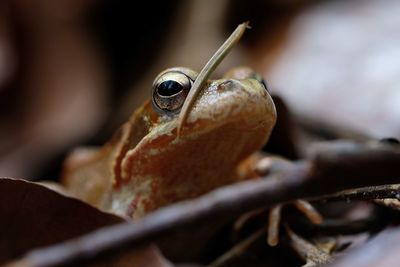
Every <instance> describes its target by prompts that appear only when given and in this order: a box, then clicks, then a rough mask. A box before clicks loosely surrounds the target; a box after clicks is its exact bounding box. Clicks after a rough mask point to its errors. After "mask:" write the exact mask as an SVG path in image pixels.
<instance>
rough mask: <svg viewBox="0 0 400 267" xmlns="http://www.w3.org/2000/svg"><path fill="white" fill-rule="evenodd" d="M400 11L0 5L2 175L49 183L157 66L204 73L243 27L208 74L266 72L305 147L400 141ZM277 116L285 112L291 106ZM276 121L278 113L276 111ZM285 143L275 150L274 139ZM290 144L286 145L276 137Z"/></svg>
mask: <svg viewBox="0 0 400 267" xmlns="http://www.w3.org/2000/svg"><path fill="white" fill-rule="evenodd" d="M399 14H400V2H399V1H396V0H386V1H378V0H375V1H374V0H336V1H329V0H325V1H323V0H319V1H316V0H315V1H313V0H274V1H272V0H270V1H258V0H254V1H239V0H231V1H228V0H220V1H213V0H191V1H143V2H142V3H141V4H140V7H139V6H138V4H136V3H135V2H134V1H111V0H102V1H90V0H59V1H52V0H38V1H23V0H3V1H1V2H0V176H10V177H16V178H26V179H57V177H58V175H59V172H60V168H61V166H62V160H63V159H64V157H65V156H66V155H67V153H68V151H70V150H71V149H72V148H73V147H76V146H79V145H101V144H102V143H104V142H105V141H106V140H107V139H108V138H110V136H111V135H112V133H113V132H114V131H115V130H116V129H117V128H118V126H119V125H121V124H122V123H123V122H124V121H126V120H127V118H128V117H129V115H130V114H131V113H132V112H133V110H134V109H135V108H136V107H137V106H138V105H140V104H141V103H142V102H143V101H144V100H145V99H146V98H148V97H149V92H150V89H151V84H152V81H153V78H154V77H155V76H156V75H157V74H158V73H159V72H160V71H162V70H163V69H165V68H168V67H172V66H186V67H190V68H193V69H195V70H200V69H201V68H202V66H203V65H204V64H205V62H207V60H208V59H209V58H210V56H211V55H212V54H213V52H214V51H215V50H216V49H217V48H218V47H219V46H220V45H221V44H222V42H223V41H224V40H225V38H226V37H227V36H229V34H230V33H231V31H233V30H234V28H235V27H236V26H237V24H239V23H241V22H243V21H247V20H249V21H250V24H251V26H252V29H251V30H248V31H247V32H246V33H245V36H244V38H243V40H242V41H241V42H240V44H239V45H238V46H237V47H235V48H234V50H233V52H232V53H231V54H230V55H229V56H228V57H227V59H226V60H225V61H224V62H223V64H222V65H221V66H220V67H219V68H218V70H217V71H216V73H215V74H214V77H218V76H221V75H222V74H223V73H224V72H225V71H226V70H228V69H229V68H231V67H234V66H238V65H249V66H251V67H252V68H254V69H256V70H257V71H258V72H260V73H261V74H262V75H263V76H264V78H265V80H266V81H267V84H268V85H269V88H270V91H271V92H272V93H273V94H274V95H276V96H278V97H280V98H281V99H282V101H283V102H284V103H286V106H287V107H286V109H288V110H290V112H291V114H292V116H294V118H295V119H296V122H297V126H298V127H299V129H300V130H293V129H291V128H290V129H286V128H281V129H283V132H286V133H288V132H290V134H292V132H295V131H296V133H299V134H298V135H299V136H300V137H298V138H300V139H301V140H303V141H302V142H300V144H302V145H300V146H303V147H306V146H307V142H306V141H304V140H307V137H306V135H305V134H301V132H308V133H314V135H318V136H319V137H320V138H324V139H332V138H343V137H351V138H356V139H363V138H384V137H399V136H400V123H399V121H400V79H399V78H400V16H399ZM286 109H284V110H286ZM278 116H280V114H279V113H278ZM273 141H274V142H280V143H282V140H281V141H279V140H277V139H274V140H273ZM283 142H284V141H283Z"/></svg>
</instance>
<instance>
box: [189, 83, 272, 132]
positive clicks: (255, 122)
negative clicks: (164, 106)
mask: <svg viewBox="0 0 400 267" xmlns="http://www.w3.org/2000/svg"><path fill="white" fill-rule="evenodd" d="M275 120H276V111H275V105H274V103H273V101H272V98H271V96H270V95H269V93H268V92H267V90H266V88H265V86H264V85H263V84H262V82H260V81H258V80H256V79H254V78H246V79H234V78H227V79H221V80H216V81H213V82H212V83H211V84H209V86H208V87H207V88H205V90H204V91H203V92H202V95H201V96H200V98H199V100H198V101H197V103H196V104H195V106H194V108H193V110H192V112H191V114H190V116H189V118H188V122H189V123H190V122H194V123H195V122H196V121H202V125H207V126H209V127H211V128H214V127H218V125H223V124H227V123H231V124H232V123H233V124H235V125H236V126H237V127H239V128H243V129H246V128H247V129H250V128H254V127H258V126H259V125H260V124H269V125H272V126H273V125H274V124H275ZM204 121H207V123H204Z"/></svg>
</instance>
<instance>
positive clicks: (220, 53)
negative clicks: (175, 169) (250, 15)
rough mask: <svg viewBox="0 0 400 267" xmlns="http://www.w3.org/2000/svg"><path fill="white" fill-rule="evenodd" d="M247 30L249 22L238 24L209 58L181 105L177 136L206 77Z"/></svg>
mask: <svg viewBox="0 0 400 267" xmlns="http://www.w3.org/2000/svg"><path fill="white" fill-rule="evenodd" d="M247 28H249V22H244V23H242V24H239V26H238V27H237V28H236V29H235V30H234V31H233V33H232V34H231V36H229V38H228V39H227V40H226V41H225V42H224V43H223V44H222V45H221V47H220V48H219V49H218V50H217V52H215V54H214V55H213V56H212V57H211V58H210V60H209V61H208V62H207V63H206V65H205V66H204V67H203V69H202V70H201V71H200V73H199V75H198V76H197V78H196V80H195V81H194V84H193V86H192V88H191V89H190V91H189V94H188V96H187V97H186V100H185V103H184V104H183V106H182V109H181V112H180V114H179V119H178V131H177V134H178V136H179V135H180V132H181V128H182V126H183V124H184V123H185V120H186V118H187V116H189V112H190V109H191V108H192V106H193V104H194V103H195V101H196V99H197V96H198V95H199V93H200V92H201V89H202V88H203V86H204V84H205V83H206V82H207V79H208V77H209V76H210V75H211V73H212V72H213V71H214V70H215V69H216V68H217V67H218V65H219V63H221V61H222V60H223V59H224V58H225V56H226V55H227V54H228V53H229V52H230V51H231V49H232V48H233V46H234V45H235V44H236V43H237V42H239V40H240V38H241V37H242V35H243V33H244V31H245V30H246V29H247Z"/></svg>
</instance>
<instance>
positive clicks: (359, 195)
mask: <svg viewBox="0 0 400 267" xmlns="http://www.w3.org/2000/svg"><path fill="white" fill-rule="evenodd" d="M384 198H392V199H399V198H400V184H385V185H378V186H366V187H361V188H356V189H350V190H343V191H340V192H337V193H334V194H329V195H323V196H318V197H316V198H313V199H311V200H310V201H323V202H331V201H351V200H375V199H384Z"/></svg>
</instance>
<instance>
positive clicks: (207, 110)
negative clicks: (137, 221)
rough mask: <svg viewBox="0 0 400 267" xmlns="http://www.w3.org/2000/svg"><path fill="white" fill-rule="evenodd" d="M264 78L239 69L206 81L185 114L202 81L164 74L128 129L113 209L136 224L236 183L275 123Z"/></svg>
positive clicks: (182, 73)
mask: <svg viewBox="0 0 400 267" xmlns="http://www.w3.org/2000/svg"><path fill="white" fill-rule="evenodd" d="M259 77H260V76H258V75H256V74H255V72H253V71H252V70H250V69H249V68H237V69H234V70H232V71H230V72H229V73H227V74H226V75H225V76H224V77H223V78H222V79H218V80H206V81H204V83H202V87H201V88H199V91H198V93H197V94H196V96H195V101H193V104H192V105H191V107H190V108H189V109H186V111H185V112H187V114H181V113H182V112H184V111H183V109H182V106H184V103H185V101H186V102H187V98H189V97H190V92H191V90H193V84H194V83H195V81H196V79H198V74H197V73H196V72H195V71H193V70H190V69H188V68H181V67H180V68H170V69H167V70H165V71H163V72H161V73H160V74H159V75H158V76H157V77H156V78H155V80H154V83H153V89H152V94H151V101H148V102H146V103H145V104H144V105H143V106H142V107H140V108H139V109H138V110H137V111H136V112H135V113H134V115H133V116H132V117H131V119H130V122H129V123H128V124H127V125H126V126H125V128H127V130H125V136H126V137H127V139H126V141H125V142H124V146H123V147H122V148H121V150H120V153H119V155H120V156H119V159H117V161H116V163H115V164H116V165H115V170H116V171H115V174H116V175H115V178H116V187H115V192H114V199H115V200H116V201H113V203H114V204H115V205H114V206H113V209H114V210H115V211H120V212H125V213H126V214H127V215H129V216H134V217H137V216H141V215H143V214H145V213H147V212H148V211H151V210H154V209H156V208H158V207H160V206H164V205H167V204H170V203H172V202H176V201H179V200H183V199H187V198H192V197H196V196H198V195H200V194H203V193H205V192H208V191H210V190H212V189H214V188H216V187H219V186H221V185H224V184H228V183H232V182H235V181H237V178H238V177H237V175H236V170H237V165H238V163H240V162H241V161H242V160H244V159H245V158H247V157H248V156H249V155H250V154H252V153H253V152H255V151H257V150H259V149H260V148H261V147H262V146H263V145H264V144H265V143H266V141H267V139H268V137H269V135H270V133H271V131H272V128H273V126H274V124H275V120H276V111H275V106H274V103H273V101H272V99H271V96H270V95H269V93H268V91H267V89H266V87H265V83H263V81H262V80H261V79H260V78H259ZM188 95H189V96H188ZM182 115H184V119H183V120H182ZM128 207H129V208H128Z"/></svg>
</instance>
